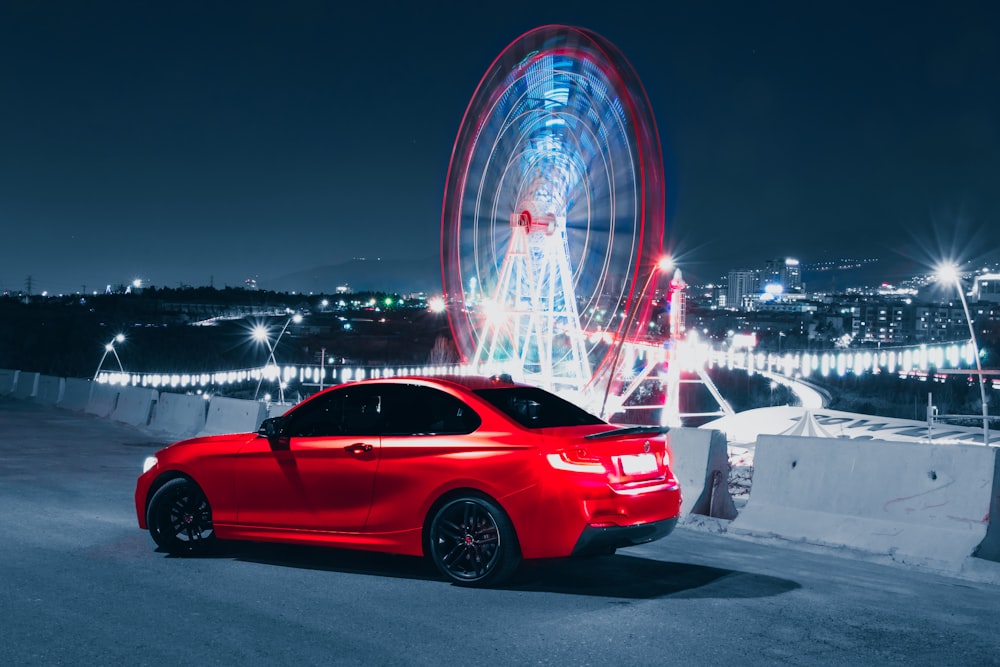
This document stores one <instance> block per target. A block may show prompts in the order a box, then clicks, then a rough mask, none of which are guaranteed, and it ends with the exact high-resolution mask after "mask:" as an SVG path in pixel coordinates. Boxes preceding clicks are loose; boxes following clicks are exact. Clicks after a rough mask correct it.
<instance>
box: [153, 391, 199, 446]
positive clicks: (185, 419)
mask: <svg viewBox="0 0 1000 667" xmlns="http://www.w3.org/2000/svg"><path fill="white" fill-rule="evenodd" d="M207 411H208V401H206V400H205V399H204V398H203V397H201V396H190V395H188V394H173V393H170V392H161V393H160V398H159V400H157V402H156V405H155V406H154V408H153V417H152V419H150V421H149V428H150V429H151V430H153V431H156V432H158V433H164V434H166V435H169V436H171V437H172V438H174V439H176V440H183V439H185V438H191V437H194V436H196V435H198V434H199V433H201V432H202V431H203V430H204V429H205V413H206V412H207Z"/></svg>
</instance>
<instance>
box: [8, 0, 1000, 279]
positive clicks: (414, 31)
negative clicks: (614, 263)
mask: <svg viewBox="0 0 1000 667" xmlns="http://www.w3.org/2000/svg"><path fill="white" fill-rule="evenodd" d="M862 12H863V13H864V20H860V19H859V14H861V13H862ZM997 18H1000V10H998V9H997V8H996V7H995V6H994V5H992V4H991V3H988V2H974V1H973V2H958V3H943V2H941V3H922V4H921V7H920V8H907V13H905V14H900V11H899V10H898V9H896V8H892V7H885V8H878V7H875V8H874V9H873V8H872V7H871V6H869V5H863V4H861V3H851V2H848V3H843V4H839V5H838V6H837V7H836V8H833V9H830V8H819V7H805V6H802V5H801V3H780V2H779V3H768V5H767V7H759V8H753V7H747V6H745V5H744V4H742V3H735V2H733V3H728V2H722V3H715V4H712V5H706V4H704V3H679V4H675V5H673V6H669V7H661V6H659V5H657V4H654V3H635V2H633V3H629V2H626V3H622V4H619V5H616V6H615V8H614V9H613V10H609V8H608V6H607V5H606V4H598V3H592V2H578V3H559V2H556V3H548V4H546V6H544V7H532V8H530V10H527V9H525V10H520V9H518V8H516V7H514V8H508V9H507V10H505V11H504V12H499V13H498V12H496V11H495V9H491V8H489V7H483V8H474V7H467V6H465V5H464V4H461V3H432V4H427V5H420V6H419V7H410V6H408V5H406V4H405V3H399V4H393V3H388V4H385V3H383V4H382V5H380V6H379V8H378V9H375V8H370V9H369V8H364V7H352V8H346V9H345V8H339V7H334V6H332V5H329V6H328V5H327V4H325V3H299V4H293V5H291V6H284V5H278V4H269V3H244V4H241V5H240V6H239V7H238V8H233V7H230V6H224V5H197V6H196V5H190V6H185V5H181V6H176V5H174V6H169V7H168V6H162V7H156V6H137V5H134V4H133V3H107V2H99V3H92V4H89V5H88V6H86V7H84V6H75V5H70V4H63V3H58V4H56V5H46V6H44V7H43V6H40V5H33V4H31V3H17V4H7V5H5V6H4V7H2V8H0V56H2V61H3V62H6V63H8V66H6V67H2V68H0V90H3V91H4V93H5V94H4V99H3V101H2V102H0V133H2V135H0V136H2V138H3V145H4V151H3V152H2V155H0V227H2V229H3V238H4V242H3V244H2V247H3V251H2V252H0V289H2V290H10V291H18V290H23V289H24V288H25V287H26V284H27V281H28V280H29V277H30V280H31V284H32V291H34V292H36V293H39V292H41V291H49V292H52V293H57V292H74V291H77V290H79V289H80V288H81V287H82V286H83V285H87V287H88V291H93V290H95V289H96V290H98V291H100V290H103V288H104V285H105V284H124V283H128V282H131V280H133V279H136V278H139V279H142V280H145V281H147V282H150V283H153V284H157V285H162V286H171V287H172V286H177V285H178V284H191V285H208V284H209V283H210V282H211V283H214V284H215V285H216V286H219V287H221V286H226V285H241V284H243V281H244V280H245V279H247V278H251V277H255V278H257V279H258V280H259V281H260V284H261V286H262V287H265V288H266V287H267V283H268V281H271V280H276V279H278V278H281V277H282V276H286V275H289V274H293V273H296V272H298V271H301V270H304V269H311V268H313V267H322V266H329V265H335V264H339V263H342V262H345V261H348V260H350V259H351V258H352V257H359V256H367V257H383V258H386V259H387V260H388V261H391V260H393V259H402V258H409V259H414V260H423V261H426V262H436V261H437V253H438V245H439V237H440V214H441V198H442V196H443V191H444V182H445V177H446V174H447V169H448V162H449V158H450V155H451V149H452V144H453V142H454V138H455V135H456V133H457V131H458V128H459V124H460V122H461V119H462V114H463V113H464V111H465V107H466V105H467V104H468V101H469V99H470V98H471V96H472V94H473V92H474V90H475V88H476V86H477V85H478V82H479V80H480V77H481V76H482V75H483V73H484V72H485V71H486V69H487V67H488V66H489V64H490V63H491V62H492V61H493V59H494V58H495V57H496V56H497V55H498V54H499V53H500V52H501V51H502V50H503V49H504V48H505V47H506V46H507V45H508V44H509V43H511V42H512V41H513V40H515V39H516V38H517V37H518V36H519V35H520V34H522V33H523V32H525V31H527V30H530V29H532V28H534V27H537V26H539V25H544V24H547V23H562V24H567V25H577V26H581V27H585V28H589V29H591V30H594V31H596V32H598V33H599V34H601V35H603V36H604V37H606V38H608V39H609V40H610V41H612V42H613V43H614V44H615V45H616V46H617V47H618V48H619V49H621V51H622V52H623V53H624V54H625V56H626V57H627V58H628V59H629V60H630V61H631V63H632V65H633V66H634V68H635V70H636V72H637V74H638V76H639V78H640V79H641V80H642V82H643V85H644V87H645V89H646V92H647V94H648V96H649V99H650V102H651V105H652V108H653V112H654V114H655V116H656V121H657V125H658V129H659V133H660V138H661V143H662V146H663V151H664V155H665V161H666V167H667V207H668V212H669V213H668V220H667V230H666V239H667V245H668V247H667V248H666V250H668V251H670V252H673V253H674V254H675V255H676V256H677V258H678V261H679V262H680V263H682V264H683V265H684V266H685V274H686V275H695V276H701V277H703V278H709V277H711V276H712V275H713V273H714V272H716V271H719V270H722V269H723V268H724V267H730V268H737V267H740V266H742V265H747V264H751V263H753V264H756V263H758V262H759V261H761V260H763V259H765V258H768V257H781V256H794V257H797V258H799V259H801V260H802V261H803V262H807V261H823V260H829V259H835V258H839V257H844V256H853V257H858V256H863V257H869V256H876V257H879V258H880V259H881V260H882V262H883V263H884V266H885V267H886V268H887V269H888V268H890V267H892V266H895V265H898V264H906V265H907V266H908V267H910V266H912V267H917V266H920V265H921V263H924V264H927V265H928V268H929V264H930V263H932V262H934V261H936V260H937V259H941V258H944V257H947V258H949V259H960V260H977V259H979V258H980V257H981V256H985V255H987V254H989V253H990V252H992V251H995V250H996V249H997V248H1000V225H998V224H997V222H998V221H997V218H998V217H1000V192H998V191H997V188H996V187H995V182H996V176H997V174H1000V120H998V119H1000V92H998V90H997V86H995V85H994V84H993V81H994V78H995V69H996V65H997V63H998V62H1000V47H998V40H997V37H996V36H995V34H994V33H995V31H993V30H992V29H991V26H992V25H996V23H997V21H996V19H997Z"/></svg>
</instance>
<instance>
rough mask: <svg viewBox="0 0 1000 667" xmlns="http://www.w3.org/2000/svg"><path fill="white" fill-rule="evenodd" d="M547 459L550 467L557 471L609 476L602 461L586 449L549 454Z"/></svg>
mask: <svg viewBox="0 0 1000 667" xmlns="http://www.w3.org/2000/svg"><path fill="white" fill-rule="evenodd" d="M545 459H546V460H547V461H548V462H549V465H550V466H552V467H553V468H555V469H556V470H568V471H570V472H586V473H596V474H599V475H603V474H607V472H608V470H607V468H605V467H604V463H602V462H601V460H600V459H598V458H595V457H593V456H590V455H589V454H588V453H587V450H586V449H582V448H580V449H567V450H563V451H560V452H555V453H552V454H547V455H546V456H545Z"/></svg>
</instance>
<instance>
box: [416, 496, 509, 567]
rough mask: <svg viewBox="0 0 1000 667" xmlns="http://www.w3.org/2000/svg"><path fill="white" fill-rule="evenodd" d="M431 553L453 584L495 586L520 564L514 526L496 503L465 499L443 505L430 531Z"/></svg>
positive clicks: (431, 556)
mask: <svg viewBox="0 0 1000 667" xmlns="http://www.w3.org/2000/svg"><path fill="white" fill-rule="evenodd" d="M428 554H429V555H430V558H431V560H432V561H434V564H435V565H436V566H437V568H438V569H439V570H440V571H441V573H442V574H444V575H445V576H446V577H448V578H449V579H450V580H451V581H452V582H454V583H456V584H460V585H463V586H495V585H498V584H500V583H502V582H504V581H506V580H507V579H508V578H509V577H510V575H511V574H512V573H513V572H514V570H515V569H517V566H518V564H519V563H520V562H521V552H520V548H519V547H518V544H517V537H516V536H515V534H514V527H513V525H512V524H511V522H510V519H509V518H507V515H506V514H505V513H504V511H503V510H502V509H500V508H499V507H498V506H497V505H496V504H495V503H493V502H492V501H490V500H487V499H486V498H482V497H479V496H463V497H461V498H455V499H453V500H450V501H448V502H446V503H445V504H444V505H442V506H441V507H440V508H439V509H438V510H437V512H436V513H435V514H434V518H433V519H432V521H431V524H430V530H429V532H428Z"/></svg>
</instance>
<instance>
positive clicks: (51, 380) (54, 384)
mask: <svg viewBox="0 0 1000 667" xmlns="http://www.w3.org/2000/svg"><path fill="white" fill-rule="evenodd" d="M65 390H66V380H65V379H64V378H57V377H54V376H52V375H40V376H39V377H38V391H36V392H35V401H36V402H37V403H42V404H44V405H55V404H57V403H58V402H59V401H61V400H62V398H63V392H64V391H65Z"/></svg>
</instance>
